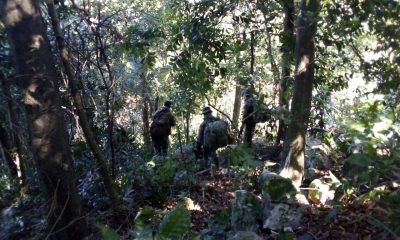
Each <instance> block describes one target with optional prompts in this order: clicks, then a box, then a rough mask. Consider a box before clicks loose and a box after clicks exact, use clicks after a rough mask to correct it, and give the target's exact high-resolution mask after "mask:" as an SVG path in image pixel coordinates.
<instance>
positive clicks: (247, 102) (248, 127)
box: [239, 93, 257, 147]
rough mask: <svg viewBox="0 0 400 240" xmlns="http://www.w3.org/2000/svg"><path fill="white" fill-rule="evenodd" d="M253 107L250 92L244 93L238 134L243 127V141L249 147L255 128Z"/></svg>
mask: <svg viewBox="0 0 400 240" xmlns="http://www.w3.org/2000/svg"><path fill="white" fill-rule="evenodd" d="M254 113H255V109H254V101H253V98H252V97H251V95H250V93H246V94H245V96H244V107H243V116H242V126H241V127H240V132H239V136H240V135H241V134H242V131H243V128H244V129H245V130H244V143H245V144H246V145H247V146H248V147H251V145H252V142H253V135H254V131H255V129H256V123H257V122H256V119H255V115H254Z"/></svg>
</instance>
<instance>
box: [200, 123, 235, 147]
mask: <svg viewBox="0 0 400 240" xmlns="http://www.w3.org/2000/svg"><path fill="white" fill-rule="evenodd" d="M232 142H233V137H232V134H231V132H230V129H229V124H228V123H227V122H225V121H222V120H217V121H214V122H211V123H209V124H208V125H207V127H206V128H205V130H204V143H203V146H204V147H206V148H209V149H213V150H216V149H218V148H221V147H225V146H226V145H228V144H230V143H232Z"/></svg>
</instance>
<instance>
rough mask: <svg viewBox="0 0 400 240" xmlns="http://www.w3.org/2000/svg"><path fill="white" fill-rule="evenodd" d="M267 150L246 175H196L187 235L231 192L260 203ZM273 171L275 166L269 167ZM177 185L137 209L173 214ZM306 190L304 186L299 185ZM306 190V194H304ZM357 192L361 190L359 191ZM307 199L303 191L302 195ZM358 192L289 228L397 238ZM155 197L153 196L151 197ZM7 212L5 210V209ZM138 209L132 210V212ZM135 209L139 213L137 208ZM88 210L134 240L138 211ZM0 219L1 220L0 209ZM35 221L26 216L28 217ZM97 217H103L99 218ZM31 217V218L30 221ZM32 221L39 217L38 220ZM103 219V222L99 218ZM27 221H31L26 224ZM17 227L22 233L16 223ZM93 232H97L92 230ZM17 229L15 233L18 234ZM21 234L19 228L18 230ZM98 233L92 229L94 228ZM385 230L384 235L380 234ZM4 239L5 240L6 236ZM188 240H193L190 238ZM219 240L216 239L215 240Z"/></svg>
mask: <svg viewBox="0 0 400 240" xmlns="http://www.w3.org/2000/svg"><path fill="white" fill-rule="evenodd" d="M271 153H272V152H271V148H259V149H257V150H256V151H255V152H254V158H255V159H256V161H259V163H260V165H261V166H259V167H251V168H248V169H247V170H246V173H245V174H244V175H241V176H240V177H238V175H237V172H235V170H234V169H233V168H231V167H226V166H225V167H222V168H220V169H215V168H210V169H206V170H199V171H197V172H195V173H194V174H193V175H192V176H189V177H190V178H192V179H193V180H194V182H195V185H194V186H193V185H192V186H191V187H190V190H189V191H186V195H185V198H186V199H190V202H189V204H190V205H191V206H189V210H190V219H191V220H190V221H191V224H190V232H191V236H196V235H199V234H201V233H202V232H204V231H207V230H209V229H210V228H211V227H212V226H211V225H212V224H213V223H212V222H213V221H214V222H215V219H216V218H218V217H219V216H220V215H221V213H224V212H225V216H228V218H229V215H230V211H231V210H230V208H231V206H232V203H233V201H234V199H235V191H237V190H242V189H246V190H247V191H249V192H251V193H253V194H255V195H256V196H257V198H259V199H260V201H261V200H262V198H263V196H262V193H261V189H260V186H259V177H260V175H261V173H262V171H263V170H264V167H265V166H266V165H268V164H267V163H272V165H273V162H269V161H266V157H265V156H267V155H271ZM269 170H271V171H275V172H276V171H277V168H276V167H275V168H274V167H269ZM318 173H319V174H320V176H323V175H326V169H319V172H318ZM175 187H176V186H174V185H171V188H172V189H171V194H168V196H167V197H166V198H165V199H164V200H163V201H154V202H151V201H147V202H145V203H143V204H139V208H141V207H144V206H150V207H153V208H155V209H160V210H162V211H168V210H172V209H174V208H175V207H177V206H178V204H180V203H182V199H183V197H182V195H180V194H178V193H179V191H174V190H175V189H174V188H175ZM302 187H304V188H307V187H308V185H304V186H302ZM305 191H306V190H305ZM358 191H359V190H358ZM304 194H305V195H307V193H306V192H304ZM359 195H360V192H354V193H352V194H346V195H344V197H342V198H340V199H339V202H337V203H336V204H325V205H315V204H310V205H308V206H307V207H306V209H305V212H304V214H303V216H302V218H301V221H300V224H299V225H298V226H297V227H296V228H294V229H292V230H293V233H294V235H295V236H296V237H299V236H304V235H305V234H308V236H309V238H306V239H363V240H364V239H377V236H386V238H381V237H379V238H380V239H398V238H397V236H396V234H395V233H393V232H392V231H391V230H390V229H389V227H388V226H387V225H385V223H384V222H387V219H388V217H389V211H388V207H387V206H384V205H381V204H378V203H376V202H373V201H363V202H360V201H355V200H356V198H357V196H359ZM150 197H153V198H154V196H150ZM187 207H188V206H187ZM4 209H7V208H4ZM37 209H38V208H37V207H36V208H29V209H28V208H27V209H21V210H22V211H24V214H23V215H24V216H25V215H26V216H25V217H26V219H27V220H26V221H24V222H25V224H26V225H25V226H27V225H32V226H37V227H36V228H37V229H36V230H35V227H34V228H33V229H32V228H29V229H30V230H29V229H26V228H25V227H23V228H24V229H25V230H28V232H25V230H24V231H22V232H21V233H20V234H16V235H14V236H18V237H19V238H15V239H31V238H33V237H34V236H39V235H37V234H38V233H37V231H42V230H43V227H40V226H43V221H42V220H41V221H39V220H40V219H41V217H40V216H42V215H43V212H45V210H44V209H45V208H44V205H43V206H41V207H40V208H39V209H41V211H38V210H37ZM135 209H136V208H135ZM137 210H138V209H137ZM87 211H88V212H90V217H89V219H92V221H89V222H93V223H99V222H100V223H101V224H103V225H104V226H109V227H111V228H112V229H116V230H117V232H118V234H119V235H120V236H122V237H123V238H124V239H132V230H133V229H135V223H134V222H135V216H136V214H137V212H136V210H131V211H130V213H129V214H128V215H127V216H112V215H109V214H107V213H106V212H99V211H97V210H94V209H91V208H90V207H89V208H88V209H87ZM2 212H3V216H4V211H2ZM28 215H29V216H35V215H36V217H29V216H28ZM100 216H101V217H100ZM29 219H30V220H29ZM32 219H33V220H34V219H39V220H38V221H37V222H35V221H33V220H32ZM101 219H102V220H101ZM30 222H31V223H30ZM16 229H21V227H20V226H19V225H18V226H17V228H16ZM94 229H95V228H94ZM232 229H233V226H232V225H231V224H230V221H229V220H228V221H227V222H226V223H225V225H224V226H223V228H222V231H224V232H229V231H231V230H232ZM16 231H17V230H16ZM18 231H19V230H18ZM94 231H96V230H94ZM384 232H385V234H383V233H384ZM258 234H259V235H260V236H261V237H262V239H279V233H275V232H272V231H270V230H261V232H259V233H258ZM0 239H1V240H2V239H3V238H2V237H1V233H0ZM4 239H7V238H4ZM188 239H191V238H190V237H189V238H188ZM215 239H217V238H215Z"/></svg>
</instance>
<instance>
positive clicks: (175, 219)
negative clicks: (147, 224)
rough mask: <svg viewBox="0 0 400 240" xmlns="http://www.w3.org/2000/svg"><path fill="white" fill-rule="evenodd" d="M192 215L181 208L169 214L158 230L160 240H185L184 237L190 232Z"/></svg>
mask: <svg viewBox="0 0 400 240" xmlns="http://www.w3.org/2000/svg"><path fill="white" fill-rule="evenodd" d="M189 226H190V213H189V211H188V210H187V209H186V208H184V207H182V206H179V207H177V208H175V209H173V210H172V211H170V212H168V213H167V214H166V215H165V216H164V218H163V220H162V222H161V223H160V226H159V230H158V234H159V235H158V238H159V239H160V240H163V239H165V240H167V239H171V240H173V239H183V236H184V235H185V234H186V233H187V232H188V231H189Z"/></svg>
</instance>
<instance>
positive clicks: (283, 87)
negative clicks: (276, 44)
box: [275, 0, 295, 146]
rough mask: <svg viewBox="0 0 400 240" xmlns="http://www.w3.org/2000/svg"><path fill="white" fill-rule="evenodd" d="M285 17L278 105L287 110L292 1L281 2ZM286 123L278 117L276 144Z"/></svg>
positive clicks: (283, 137)
mask: <svg viewBox="0 0 400 240" xmlns="http://www.w3.org/2000/svg"><path fill="white" fill-rule="evenodd" d="M283 10H284V12H285V19H284V23H283V33H282V75H281V79H280V81H279V107H280V108H281V109H284V110H289V99H288V96H287V90H288V89H287V83H288V80H289V79H290V66H291V63H292V61H293V50H294V49H293V48H294V37H295V36H294V2H293V0H286V1H284V3H283ZM286 128H287V126H286V124H285V122H284V120H283V119H279V126H278V133H277V136H276V141H275V144H276V145H277V146H278V145H280V144H281V142H282V141H284V140H285V133H286Z"/></svg>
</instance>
